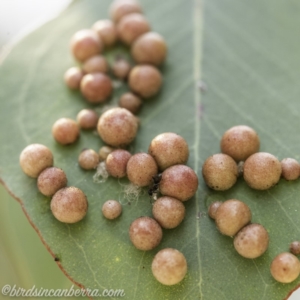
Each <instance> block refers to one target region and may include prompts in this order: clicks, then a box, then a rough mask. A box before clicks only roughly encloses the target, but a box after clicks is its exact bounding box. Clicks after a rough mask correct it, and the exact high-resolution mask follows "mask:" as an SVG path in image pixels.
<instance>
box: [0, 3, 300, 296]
mask: <svg viewBox="0 0 300 300" xmlns="http://www.w3.org/2000/svg"><path fill="white" fill-rule="evenodd" d="M70 2H71V0H25V1H24V0H0V60H1V58H3V57H5V55H7V54H8V53H9V49H10V48H11V47H12V46H13V45H14V44H15V43H16V42H17V41H18V40H20V39H21V38H22V37H23V36H24V35H26V34H28V33H29V32H31V31H32V30H34V29H36V28H38V27H39V26H40V25H42V24H43V23H45V22H47V21H48V20H50V19H52V18H54V17H55V16H57V15H58V14H59V12H60V11H62V10H63V9H64V8H66V7H67V6H68V5H69V4H70ZM0 86H1V83H0ZM0 88H1V87H0ZM0 226H1V230H0V270H1V271H2V272H0V289H1V288H2V287H3V286H4V285H6V284H10V285H12V286H13V285H16V286H18V287H22V288H25V289H29V288H31V287H33V286H34V285H35V286H36V287H37V288H41V287H42V288H48V289H58V288H62V289H63V288H70V287H71V286H72V282H71V281H70V280H69V279H68V278H66V276H65V275H64V274H63V273H62V271H61V270H60V269H59V268H58V266H57V264H56V263H55V262H54V260H53V258H52V256H51V255H50V254H49V253H48V251H47V250H46V248H45V247H44V245H43V244H42V242H41V240H40V238H39V237H38V235H37V234H36V232H35V230H34V229H33V228H32V227H31V225H30V224H29V222H28V220H27V218H26V217H25V214H24V213H23V211H22V209H21V206H20V204H19V203H18V202H17V201H16V200H15V199H13V198H12V197H11V196H10V195H9V194H8V193H7V191H6V190H5V188H4V187H3V186H2V185H1V184H0ZM4 298H5V299H7V297H4V296H2V294H1V293H0V299H4ZM26 299H29V298H26ZM35 299H36V298H35ZM56 299H58V298H56ZM69 299H70V298H69ZM80 299H83V298H80ZM289 300H300V290H298V291H297V292H296V293H293V295H292V296H291V297H290V298H289Z"/></svg>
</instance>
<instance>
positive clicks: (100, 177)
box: [93, 161, 109, 183]
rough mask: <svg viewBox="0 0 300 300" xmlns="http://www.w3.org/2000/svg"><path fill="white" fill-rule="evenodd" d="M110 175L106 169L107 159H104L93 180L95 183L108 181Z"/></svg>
mask: <svg viewBox="0 0 300 300" xmlns="http://www.w3.org/2000/svg"><path fill="white" fill-rule="evenodd" d="M108 176H109V174H108V172H107V171H106V163H105V161H102V162H100V163H99V164H98V166H97V170H96V173H95V175H94V176H93V181H94V182H95V183H102V182H105V181H106V179H107V178H108Z"/></svg>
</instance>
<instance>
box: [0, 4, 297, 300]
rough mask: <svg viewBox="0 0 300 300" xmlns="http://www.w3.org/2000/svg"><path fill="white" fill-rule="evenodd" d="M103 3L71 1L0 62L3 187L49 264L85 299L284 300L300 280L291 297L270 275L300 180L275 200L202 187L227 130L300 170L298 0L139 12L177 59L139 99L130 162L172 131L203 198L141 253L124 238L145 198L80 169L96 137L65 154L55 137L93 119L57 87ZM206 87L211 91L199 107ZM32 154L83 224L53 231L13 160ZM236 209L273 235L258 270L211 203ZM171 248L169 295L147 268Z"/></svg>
mask: <svg viewBox="0 0 300 300" xmlns="http://www.w3.org/2000/svg"><path fill="white" fill-rule="evenodd" d="M109 3H110V1H108V0H105V1H96V0H85V1H79V0H77V1H75V2H74V3H73V4H72V5H71V6H70V7H69V8H68V9H67V10H66V11H65V12H64V13H63V14H62V15H61V16H60V17H59V18H57V19H56V20H54V21H51V22H49V23H48V24H47V25H45V26H43V27H42V28H41V29H39V30H37V31H36V32H34V33H33V34H31V35H30V36H28V37H27V38H25V39H24V40H23V41H22V42H21V43H20V44H19V45H18V46H16V47H15V48H14V49H13V51H12V52H11V54H10V55H9V57H8V58H7V59H6V60H5V61H4V63H3V64H2V66H1V68H0V82H1V86H2V88H1V91H0V95H1V104H0V105H1V106H0V114H1V120H2V124H5V128H2V130H1V131H0V140H1V144H2V145H1V149H0V153H1V163H0V176H1V178H2V180H3V182H4V183H5V185H6V186H7V188H8V189H9V190H10V191H11V192H12V193H13V194H14V195H15V197H16V198H17V199H19V201H20V203H21V205H22V206H23V207H24V209H25V211H26V213H27V215H28V218H29V219H30V221H31V222H32V224H33V226H34V227H35V229H36V230H37V232H38V234H39V235H40V236H41V238H42V240H43V242H44V243H45V244H46V245H47V247H49V250H50V252H51V253H52V255H56V256H58V257H59V258H60V262H59V264H60V266H61V268H62V269H63V270H64V272H65V273H66V274H67V275H68V276H69V277H70V278H72V279H73V280H74V281H75V282H77V283H78V284H80V285H82V286H84V287H85V288H89V289H99V290H100V291H103V290H104V289H124V291H125V294H126V298H127V299H216V300H219V299H220V300H221V299H234V300H235V299H275V300H276V299H283V298H284V297H286V296H287V294H288V293H289V291H291V290H292V289H293V288H295V287H296V286H297V284H299V279H298V280H297V281H295V282H293V283H291V284H287V285H282V284H279V283H276V282H274V280H273V279H272V278H271V275H270V273H269V264H270V262H271V260H272V258H273V257H274V256H275V255H277V254H278V253H280V252H283V251H287V250H288V245H289V243H290V242H291V241H293V240H296V239H299V228H300V226H299V225H300V224H299V222H300V221H299V210H300V203H299V201H298V197H299V196H298V190H299V182H298V181H296V182H286V181H284V180H281V181H280V183H279V184H278V185H277V186H276V187H274V188H272V189H271V190H269V191H265V192H258V191H254V190H251V189H250V188H249V187H247V186H246V184H245V183H244V182H243V180H239V182H238V183H237V184H236V186H235V187H234V188H232V189H231V190H229V191H227V192H223V193H219V192H213V191H211V190H209V189H207V188H206V187H205V184H204V183H203V180H202V177H201V165H202V163H203V162H204V160H205V159H206V158H207V157H208V156H210V155H212V154H214V153H218V152H219V151H220V150H219V141H220V138H221V136H222V134H223V132H224V131H225V130H227V129H228V128H229V127H231V126H234V125H238V124H247V125H249V126H252V127H253V128H255V129H256V131H257V132H258V134H259V136H260V138H261V151H266V152H270V153H272V154H274V155H276V156H278V158H280V159H282V158H284V157H293V158H296V159H300V156H299V151H300V150H299V149H300V146H299V143H297V133H298V132H299V129H300V128H299V127H300V124H299V121H298V116H299V111H300V102H299V100H298V97H299V95H300V87H299V84H298V78H299V75H300V68H299V66H300V57H299V53H300V42H299V39H298V32H297V30H298V28H299V27H300V19H299V18H298V17H297V16H298V15H299V14H298V13H299V10H300V5H299V4H298V3H297V2H296V1H292V0H287V1H283V0H280V1H276V2H273V1H271V0H263V1H256V0H255V1H251V2H249V1H237V0H225V1H224V0H222V1H221V0H213V1H206V2H205V5H204V6H203V3H202V2H201V1H200V0H195V1H184V0H172V1H159V0H152V1H150V0H143V1H141V3H142V6H143V8H144V11H145V14H146V16H147V18H148V19H149V20H150V23H151V24H152V28H153V30H154V31H157V32H159V33H161V34H162V35H163V36H164V37H165V38H166V41H167V44H168V48H169V55H168V59H167V62H166V64H165V65H164V67H163V68H162V72H163V77H164V85H163V89H162V91H161V93H160V94H159V95H158V96H157V97H155V98H153V99H151V100H148V101H145V103H144V107H143V109H142V111H141V113H140V114H139V117H140V119H141V127H140V129H139V133H138V136H137V138H136V140H135V142H134V143H133V145H132V146H131V148H130V150H131V151H132V152H140V151H147V149H148V145H149V143H150V141H151V140H152V138H153V137H155V136H156V135H157V134H159V133H162V132H168V131H172V132H176V133H178V134H180V135H182V136H183V137H184V138H185V139H186V140H187V141H188V143H189V146H190V158H189V161H188V165H189V166H191V167H192V168H193V169H194V170H195V171H196V172H197V173H198V175H199V178H200V184H199V190H198V192H197V195H196V196H195V197H194V198H193V199H191V200H189V201H188V202H187V203H186V204H185V205H186V210H187V213H186V218H185V220H184V222H183V223H182V224H181V225H180V226H179V227H178V228H175V229H172V230H164V237H163V241H162V243H161V244H160V245H159V247H158V248H157V249H155V250H153V251H150V252H141V251H139V250H136V249H135V248H134V247H133V246H132V245H131V242H130V241H129V238H128V228H129V225H130V223H131V222H132V221H133V220H134V219H135V218H137V217H139V216H141V215H151V204H150V201H149V197H148V195H147V193H146V191H144V192H143V193H142V194H140V195H139V197H138V199H133V200H132V201H131V202H130V204H129V203H128V201H127V199H126V197H125V195H124V187H125V185H126V184H127V181H126V180H121V181H118V180H115V179H113V178H109V179H108V180H107V181H106V182H105V183H102V184H96V183H94V182H93V175H94V173H93V172H85V171H83V170H81V169H80V168H79V166H78V164H77V157H78V155H79V153H80V151H81V149H83V148H86V147H88V148H93V149H94V150H98V149H99V148H100V147H101V146H102V145H103V143H102V141H101V140H100V138H99V137H98V136H97V135H96V134H95V133H93V132H86V131H85V132H81V137H80V139H79V141H78V142H77V143H76V144H74V145H71V146H67V147H64V146H61V145H58V144H57V143H55V141H54V140H53V139H52V136H51V126H52V124H53V123H54V122H55V121H56V120H57V119H58V118H60V117H70V118H73V119H74V118H75V117H76V114H77V113H78V111H79V110H80V109H82V108H85V107H91V106H90V105H88V104H87V103H86V102H85V101H84V99H83V98H82V96H81V95H80V94H79V93H78V92H72V91H69V90H68V89H67V88H66V87H65V86H64V83H63V81H62V76H63V73H64V72H65V70H66V69H67V68H68V67H71V66H72V65H74V61H73V59H72V57H71V55H70V53H69V44H68V43H69V39H70V37H71V36H72V35H73V33H74V32H76V31H77V30H80V29H82V28H89V27H90V26H91V25H92V24H93V23H94V22H95V21H97V20H98V19H101V18H107V14H108V12H107V11H108V7H109ZM203 20H204V21H203ZM118 53H124V55H127V54H128V51H127V50H126V49H124V48H121V47H120V48H118V49H116V50H114V51H111V52H108V53H107V55H108V57H109V59H110V60H112V59H113V57H114V56H115V55H117V54H118ZM201 61H202V65H201ZM200 70H201V72H200ZM201 74H202V76H201ZM201 77H202V79H203V81H204V82H205V83H206V84H207V87H208V90H207V92H206V93H205V94H204V95H203V96H201V95H200V89H199V83H200V78H201ZM124 90H126V86H125V85H123V86H121V87H120V88H118V89H116V90H115V93H114V97H113V99H112V100H111V101H110V102H109V103H108V105H111V104H114V103H116V101H117V98H118V96H119V95H120V93H122V91H124ZM102 108H103V107H101V106H99V107H96V109H97V110H98V111H101V109H102ZM31 143H42V144H45V145H47V146H48V147H49V148H50V149H51V150H52V151H53V153H54V158H55V165H56V166H58V167H60V168H62V169H64V170H65V171H66V174H67V176H68V180H69V185H74V186H77V187H79V188H81V189H82V190H83V191H84V192H85V193H86V195H87V197H88V200H89V211H88V214H87V216H86V217H85V219H84V220H83V221H81V222H79V223H77V224H72V225H67V224H63V223H60V222H58V221H57V220H55V219H54V217H53V216H52V214H51V211H50V207H49V203H50V200H49V199H48V198H46V197H43V196H42V195H41V194H40V193H39V192H38V190H37V188H36V180H35V179H31V178H28V177H27V176H26V175H24V174H23V173H22V171H21V169H20V167H19V163H18V158H19V154H20V152H21V151H22V149H23V148H24V147H25V146H27V145H28V144H31ZM229 198H237V199H240V200H242V201H244V202H246V203H247V204H248V205H249V206H250V208H251V210H252V212H253V222H258V223H261V224H263V225H264V226H265V227H266V228H267V230H268V232H269V234H270V247H269V249H268V251H267V252H266V253H265V254H264V255H263V256H262V257H261V258H258V259H255V260H247V259H244V258H242V257H240V256H239V255H238V254H237V253H236V252H235V251H234V248H233V245H232V239H231V238H228V237H225V236H221V234H220V233H219V232H218V231H217V229H216V227H215V224H214V222H213V221H212V220H210V219H209V217H208V216H207V207H208V205H209V204H210V203H211V202H212V201H215V200H216V199H222V200H225V199H229ZM107 199H117V200H119V201H121V203H122V204H123V214H122V216H121V217H120V218H119V219H117V220H115V221H108V220H105V219H104V218H103V216H102V213H101V206H102V203H103V202H104V201H106V200H107ZM165 247H173V248H177V249H179V250H180V251H182V252H183V253H184V254H185V256H186V258H187V261H188V267H189V270H188V274H187V276H186V277H185V279H184V280H183V281H182V282H181V283H180V284H178V285H175V286H172V287H168V286H162V285H161V284H159V283H158V282H157V281H156V280H155V279H154V278H153V276H152V274H151V262H152V259H153V256H154V255H155V253H156V252H157V251H158V250H159V249H162V248H165Z"/></svg>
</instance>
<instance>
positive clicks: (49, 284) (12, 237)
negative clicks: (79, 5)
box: [0, 0, 82, 299]
mask: <svg viewBox="0 0 300 300" xmlns="http://www.w3.org/2000/svg"><path fill="white" fill-rule="evenodd" d="M70 2H71V0H26V1H24V0H0V58H1V57H2V58H3V57H4V56H5V55H6V54H7V53H8V52H9V49H10V47H11V46H13V44H15V43H16V42H17V41H18V40H20V39H21V38H22V37H23V36H24V35H26V34H28V33H29V32H30V31H32V30H34V29H35V28H37V27H39V26H40V25H42V24H43V23H45V22H47V21H48V20H50V19H52V18H54V17H55V16H57V15H58V14H59V12H60V11H62V10H63V9H64V8H65V7H67V6H68V5H69V3H70ZM0 85H1V83H0ZM0 227H1V230H0V270H1V272H0V288H2V287H3V286H4V285H6V284H10V285H12V286H13V285H16V286H17V287H22V288H25V289H29V288H31V287H32V286H33V285H35V286H36V287H37V288H41V287H43V288H48V289H57V288H70V287H71V286H72V282H71V281H70V280H69V279H68V278H67V277H66V276H65V275H64V274H63V273H62V271H61V270H60V269H59V267H58V266H57V264H56V263H55V262H54V260H53V258H52V256H51V255H50V254H49V252H48V251H47V250H46V248H45V246H44V245H43V244H42V242H41V240H40V238H39V237H38V235H37V233H36V232H35V230H34V229H33V228H32V227H31V225H30V224H29V222H28V220H27V218H26V217H25V214H24V213H23V211H22V209H21V206H20V204H19V203H18V202H17V201H16V200H15V199H14V198H12V197H11V196H10V195H9V194H8V193H7V191H6V190H5V188H4V187H3V186H2V185H1V184H0ZM4 298H5V299H8V298H7V297H4V296H3V295H2V294H1V293H0V299H4ZM56 299H57V298H56ZM69 299H70V298H69ZM81 299H82V298H81Z"/></svg>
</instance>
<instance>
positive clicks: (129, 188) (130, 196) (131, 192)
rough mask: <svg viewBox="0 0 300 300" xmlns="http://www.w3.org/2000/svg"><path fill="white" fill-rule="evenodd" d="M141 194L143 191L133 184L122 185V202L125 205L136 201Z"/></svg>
mask: <svg viewBox="0 0 300 300" xmlns="http://www.w3.org/2000/svg"><path fill="white" fill-rule="evenodd" d="M142 193H143V189H142V188H141V187H139V186H137V185H135V184H132V183H129V184H125V185H123V195H124V200H125V201H126V202H127V203H131V202H134V201H137V200H138V199H139V197H140V196H141V194H142Z"/></svg>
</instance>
